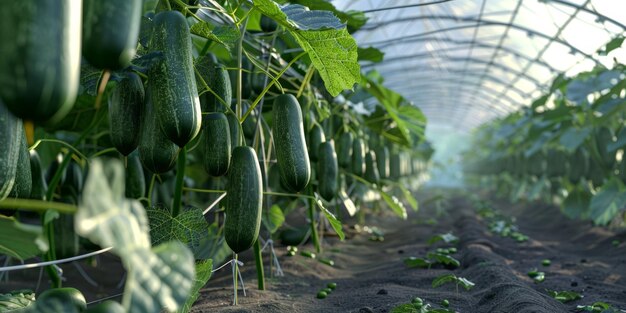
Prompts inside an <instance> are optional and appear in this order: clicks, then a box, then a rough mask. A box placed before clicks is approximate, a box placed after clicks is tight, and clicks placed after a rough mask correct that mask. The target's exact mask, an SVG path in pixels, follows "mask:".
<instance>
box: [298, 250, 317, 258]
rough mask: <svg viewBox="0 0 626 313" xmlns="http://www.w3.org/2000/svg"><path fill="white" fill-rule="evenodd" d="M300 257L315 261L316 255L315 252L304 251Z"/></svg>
mask: <svg viewBox="0 0 626 313" xmlns="http://www.w3.org/2000/svg"><path fill="white" fill-rule="evenodd" d="M300 255H301V256H303V257H307V258H311V259H315V253H313V252H309V251H302V252H300Z"/></svg>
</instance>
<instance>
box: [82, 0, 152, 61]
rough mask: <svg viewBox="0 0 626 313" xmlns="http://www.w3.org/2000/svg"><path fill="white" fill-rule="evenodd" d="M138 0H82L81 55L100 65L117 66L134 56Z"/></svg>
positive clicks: (137, 32) (138, 21) (141, 3)
mask: <svg viewBox="0 0 626 313" xmlns="http://www.w3.org/2000/svg"><path fill="white" fill-rule="evenodd" d="M142 11H143V1H142V0H107V1H102V0H83V56H84V57H85V59H87V62H89V63H90V64H91V65H93V66H95V67H97V68H100V69H111V70H117V69H121V68H125V67H127V66H129V65H130V61H131V60H132V59H133V57H134V56H135V48H136V47H137V38H138V37H139V25H141V15H142Z"/></svg>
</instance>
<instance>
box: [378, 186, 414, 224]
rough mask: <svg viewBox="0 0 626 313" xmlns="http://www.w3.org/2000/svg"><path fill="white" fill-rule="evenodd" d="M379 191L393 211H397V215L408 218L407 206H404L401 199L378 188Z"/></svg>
mask: <svg viewBox="0 0 626 313" xmlns="http://www.w3.org/2000/svg"><path fill="white" fill-rule="evenodd" d="M378 192H379V193H380V196H381V197H382V198H383V200H385V203H387V205H388V206H389V208H391V210H392V211H393V213H396V215H398V216H399V217H401V218H402V219H404V220H405V219H406V218H407V213H406V208H405V207H404V204H402V202H400V200H398V198H396V196H392V195H390V194H388V193H386V192H384V191H382V190H378Z"/></svg>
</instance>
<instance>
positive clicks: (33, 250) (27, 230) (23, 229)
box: [0, 215, 48, 261]
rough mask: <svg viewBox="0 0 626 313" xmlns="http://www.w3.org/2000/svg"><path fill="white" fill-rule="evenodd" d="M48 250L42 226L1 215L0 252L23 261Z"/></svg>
mask: <svg viewBox="0 0 626 313" xmlns="http://www.w3.org/2000/svg"><path fill="white" fill-rule="evenodd" d="M46 251H48V241H47V240H46V238H45V237H44V236H43V234H42V228H41V226H35V225H26V224H22V223H20V222H18V221H16V220H15V219H14V218H12V217H6V216H2V215H0V254H6V255H8V256H10V257H13V258H16V259H18V260H21V261H23V260H26V259H29V258H32V257H34V256H36V255H39V254H41V253H42V252H46Z"/></svg>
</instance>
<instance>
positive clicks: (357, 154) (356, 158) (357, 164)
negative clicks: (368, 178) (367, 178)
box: [352, 138, 365, 176]
mask: <svg viewBox="0 0 626 313" xmlns="http://www.w3.org/2000/svg"><path fill="white" fill-rule="evenodd" d="M364 172H365V144H364V142H363V139H361V138H356V139H354V141H353V142H352V173H353V174H354V175H356V176H363V174H364Z"/></svg>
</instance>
